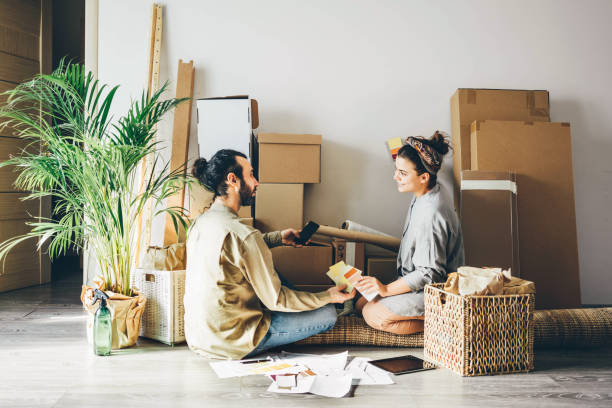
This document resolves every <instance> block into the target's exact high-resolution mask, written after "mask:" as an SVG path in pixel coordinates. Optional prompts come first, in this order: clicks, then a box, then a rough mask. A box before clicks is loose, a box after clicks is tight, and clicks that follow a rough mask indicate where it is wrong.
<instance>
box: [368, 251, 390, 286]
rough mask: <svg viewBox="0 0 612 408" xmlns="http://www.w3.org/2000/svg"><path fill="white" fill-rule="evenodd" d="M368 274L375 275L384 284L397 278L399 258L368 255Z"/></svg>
mask: <svg viewBox="0 0 612 408" xmlns="http://www.w3.org/2000/svg"><path fill="white" fill-rule="evenodd" d="M366 274H367V275H368V276H374V277H375V278H377V279H378V280H379V281H381V282H382V283H384V284H387V283H391V282H393V281H395V280H397V279H398V274H397V258H390V257H385V258H378V257H368V262H367V269H366Z"/></svg>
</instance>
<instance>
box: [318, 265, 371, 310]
mask: <svg viewBox="0 0 612 408" xmlns="http://www.w3.org/2000/svg"><path fill="white" fill-rule="evenodd" d="M362 275H363V273H362V272H361V271H360V270H359V269H357V268H355V267H353V266H351V265H346V264H345V263H344V261H340V262H338V263H337V264H335V265H332V266H331V267H330V268H329V271H328V272H327V276H329V277H330V278H331V280H333V281H334V282H335V283H336V285H337V286H339V285H346V291H347V292H349V293H350V292H352V291H353V288H354V287H355V286H354V285H355V283H357V281H359V279H361V276H362ZM357 290H358V291H359V293H361V296H363V297H364V298H366V299H367V300H368V302H369V301H370V300H372V299H374V298H375V297H376V295H378V292H377V291H373V292H366V293H364V292H362V291H360V290H359V289H357Z"/></svg>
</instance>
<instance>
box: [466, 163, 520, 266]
mask: <svg viewBox="0 0 612 408" xmlns="http://www.w3.org/2000/svg"><path fill="white" fill-rule="evenodd" d="M517 194H518V190H517V183H516V174H514V173H512V172H493V171H478V170H464V171H462V172H461V230H462V232H463V246H464V248H465V264H466V265H470V266H477V267H483V266H493V267H501V268H504V269H508V268H511V269H512V275H513V276H518V277H520V276H521V270H520V262H519V232H518V208H517V197H518V195H517Z"/></svg>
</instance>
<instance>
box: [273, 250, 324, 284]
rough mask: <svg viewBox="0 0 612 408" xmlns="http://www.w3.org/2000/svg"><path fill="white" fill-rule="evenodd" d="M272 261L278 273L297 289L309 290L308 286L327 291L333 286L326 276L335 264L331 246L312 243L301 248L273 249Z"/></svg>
mask: <svg viewBox="0 0 612 408" xmlns="http://www.w3.org/2000/svg"><path fill="white" fill-rule="evenodd" d="M272 259H273V260H274V267H275V268H276V270H277V272H278V273H280V274H281V275H282V276H283V277H284V278H285V279H287V280H288V281H289V282H291V283H292V284H293V285H295V286H296V288H297V289H300V290H308V289H307V288H306V287H308V286H318V287H320V288H321V289H320V290H325V289H326V288H328V287H330V286H331V285H333V282H332V281H331V280H330V279H329V277H328V276H327V275H326V273H327V271H328V270H329V267H330V266H331V265H332V264H333V263H332V261H333V259H332V247H331V246H330V245H329V244H325V243H315V242H311V243H310V244H309V245H306V246H303V247H301V248H294V247H291V246H280V247H276V248H272ZM314 289H317V288H314ZM310 290H313V288H311V289H310Z"/></svg>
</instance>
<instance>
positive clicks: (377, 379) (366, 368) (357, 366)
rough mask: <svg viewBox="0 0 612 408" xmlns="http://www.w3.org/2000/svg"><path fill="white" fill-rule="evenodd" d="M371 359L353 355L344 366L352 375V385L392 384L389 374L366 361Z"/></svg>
mask: <svg viewBox="0 0 612 408" xmlns="http://www.w3.org/2000/svg"><path fill="white" fill-rule="evenodd" d="M370 360H371V359H369V358H365V357H355V358H353V359H352V360H351V362H350V363H349V364H348V365H347V366H346V371H348V372H349V373H351V375H352V376H353V385H388V384H394V382H393V380H392V379H391V375H390V374H389V373H388V372H386V371H385V370H382V369H380V368H378V367H376V366H373V365H372V364H370V363H368V361H370Z"/></svg>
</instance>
